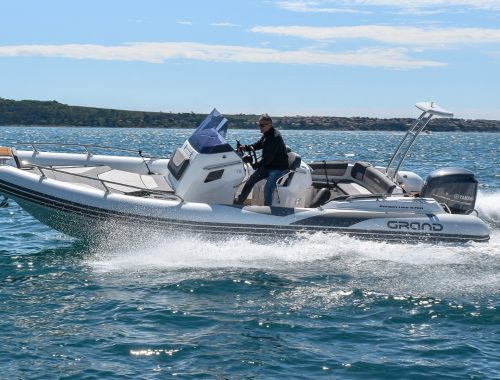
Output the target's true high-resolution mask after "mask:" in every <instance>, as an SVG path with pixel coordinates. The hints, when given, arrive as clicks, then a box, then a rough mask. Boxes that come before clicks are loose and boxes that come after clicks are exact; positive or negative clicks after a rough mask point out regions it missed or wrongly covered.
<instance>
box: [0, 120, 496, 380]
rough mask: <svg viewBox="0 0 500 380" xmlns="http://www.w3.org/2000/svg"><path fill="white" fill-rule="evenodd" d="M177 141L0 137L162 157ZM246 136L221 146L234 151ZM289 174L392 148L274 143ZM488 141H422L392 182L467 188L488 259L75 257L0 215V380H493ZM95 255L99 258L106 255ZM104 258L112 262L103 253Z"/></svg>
mask: <svg viewBox="0 0 500 380" xmlns="http://www.w3.org/2000/svg"><path fill="white" fill-rule="evenodd" d="M191 132H192V131H189V130H182V129H174V130H163V129H90V128H89V129H85V128H35V127H33V128H28V127H0V145H11V144H12V143H13V142H18V143H20V142H28V141H38V142H41V141H52V142H56V141H59V142H69V143H92V144H98V145H110V146H116V147H123V148H128V149H143V150H144V151H146V152H148V153H151V154H154V155H160V156H162V155H168V154H169V153H170V152H172V151H173V149H175V147H177V146H179V145H180V144H182V142H183V141H184V140H185V139H186V137H188V136H189V135H190V133H191ZM258 135H259V134H258V133H257V131H242V130H230V131H229V132H228V136H227V139H228V141H229V142H230V143H232V144H234V143H235V140H236V139H240V140H241V141H242V143H251V142H254V141H255V140H257V138H258V137H259V136H258ZM283 135H284V137H285V140H286V142H287V144H288V145H290V146H291V147H292V148H293V149H294V150H295V151H297V152H298V153H299V154H300V155H301V156H302V157H303V158H304V159H306V160H312V159H324V158H336V159H348V160H365V161H370V162H373V163H375V164H378V165H383V164H385V163H386V162H387V161H388V159H389V158H390V155H391V153H392V150H393V148H394V146H395V145H396V144H397V143H398V141H399V139H400V138H401V137H402V133H396V132H394V133H391V132H332V131H283ZM499 143H500V135H499V134H488V133H432V134H430V135H425V136H422V138H421V139H420V140H419V141H418V143H417V145H416V146H415V147H414V149H413V151H412V154H411V156H410V157H409V159H408V161H407V163H406V164H405V166H404V169H406V170H412V171H415V172H417V173H418V174H420V175H421V176H423V177H424V178H425V176H426V175H427V173H428V172H429V171H431V170H433V169H435V168H438V167H443V166H462V167H465V168H468V169H470V170H472V171H474V172H475V173H476V176H477V178H478V180H479V181H480V189H479V199H478V202H477V204H476V208H477V209H478V212H479V214H480V216H481V217H482V218H483V219H484V220H486V222H487V223H488V224H489V225H490V227H491V230H492V231H491V240H490V242H489V243H467V244H438V245H436V244H413V245H405V244H394V243H385V242H370V241H360V240H357V239H354V238H349V237H346V236H339V235H334V234H316V235H312V236H301V237H299V238H298V239H293V240H280V241H276V242H272V241H269V240H266V241H260V240H258V239H255V238H245V237H232V236H227V237H226V238H225V239H222V241H221V240H217V241H214V240H213V239H208V238H206V237H204V236H199V235H177V234H176V235H159V236H151V235H146V234H145V233H143V232H142V231H140V230H131V231H128V233H127V234H126V236H119V237H114V238H115V239H120V240H121V243H122V244H121V245H120V247H121V248H116V245H114V244H106V243H102V245H101V246H88V245H85V244H83V243H81V242H78V241H76V240H74V239H72V238H69V237H67V236H64V235H63V234H60V233H58V232H56V231H54V230H51V229H50V228H48V227H46V226H44V225H42V224H40V223H38V222H37V221H36V220H34V219H33V218H31V217H30V216H29V215H28V214H27V213H25V212H24V211H23V210H22V209H20V208H19V206H17V205H16V204H15V202H12V201H10V203H9V206H8V207H7V208H4V209H0V221H1V223H0V281H1V283H0V321H1V322H0V379H55V378H67V379H80V378H85V379H163V378H180V379H190V378H200V379H205V378H208V379H211V378H215V379H316V378H318V379H319V378H325V379H494V378H500V354H499V349H500V337H499V331H500V312H499V307H500V297H499V295H500V294H499V289H500V275H499V271H500V261H499V259H500V173H499V167H500V160H499V155H498V150H499V149H498V147H499V146H500V144H499ZM110 243H112V242H110ZM113 247H114V248H113Z"/></svg>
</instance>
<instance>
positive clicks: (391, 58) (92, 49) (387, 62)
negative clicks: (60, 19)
mask: <svg viewBox="0 0 500 380" xmlns="http://www.w3.org/2000/svg"><path fill="white" fill-rule="evenodd" d="M2 56H4V57H7V56H8V57H29V56H30V57H33V56H37V57H55V58H71V59H93V60H108V61H141V62H149V63H163V62H166V61H168V60H171V59H191V60H200V61H215V62H246V63H277V64H293V65H342V66H363V67H383V68H392V69H419V68H424V67H439V66H445V65H446V64H445V63H443V62H437V61H431V60H419V59H415V58H412V57H410V56H408V55H407V50H406V49H362V50H357V51H351V52H342V53H332V52H327V51H321V50H292V51H280V50H275V49H269V48H253V47H246V46H230V45H207V44H199V43H192V42H167V43H131V44H125V45H119V46H103V45H77V44H71V45H17V46H0V57H2Z"/></svg>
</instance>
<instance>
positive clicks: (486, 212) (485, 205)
mask: <svg viewBox="0 0 500 380" xmlns="http://www.w3.org/2000/svg"><path fill="white" fill-rule="evenodd" d="M476 210H477V211H478V212H479V216H480V217H481V219H483V220H484V221H486V222H487V223H490V224H492V226H493V227H495V228H500V193H483V192H479V193H478V197H477V201H476Z"/></svg>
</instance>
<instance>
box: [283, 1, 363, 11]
mask: <svg viewBox="0 0 500 380" xmlns="http://www.w3.org/2000/svg"><path fill="white" fill-rule="evenodd" d="M278 6H279V7H280V8H283V9H286V10H289V11H292V12H305V13H360V11H357V10H355V9H352V8H342V7H338V8H329V7H323V6H321V2H318V1H279V2H278Z"/></svg>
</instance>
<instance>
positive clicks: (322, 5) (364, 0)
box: [276, 0, 500, 13]
mask: <svg viewBox="0 0 500 380" xmlns="http://www.w3.org/2000/svg"><path fill="white" fill-rule="evenodd" d="M276 4H277V6H278V7H280V8H283V9H286V10H290V11H294V12H318V13H327V12H328V13H337V12H352V13H354V12H359V11H360V8H362V7H364V8H367V7H393V8H399V9H402V10H405V11H409V10H415V11H416V10H420V9H424V8H442V7H447V8H449V7H465V8H473V9H483V10H500V0H412V1H410V0H281V1H277V2H276Z"/></svg>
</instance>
